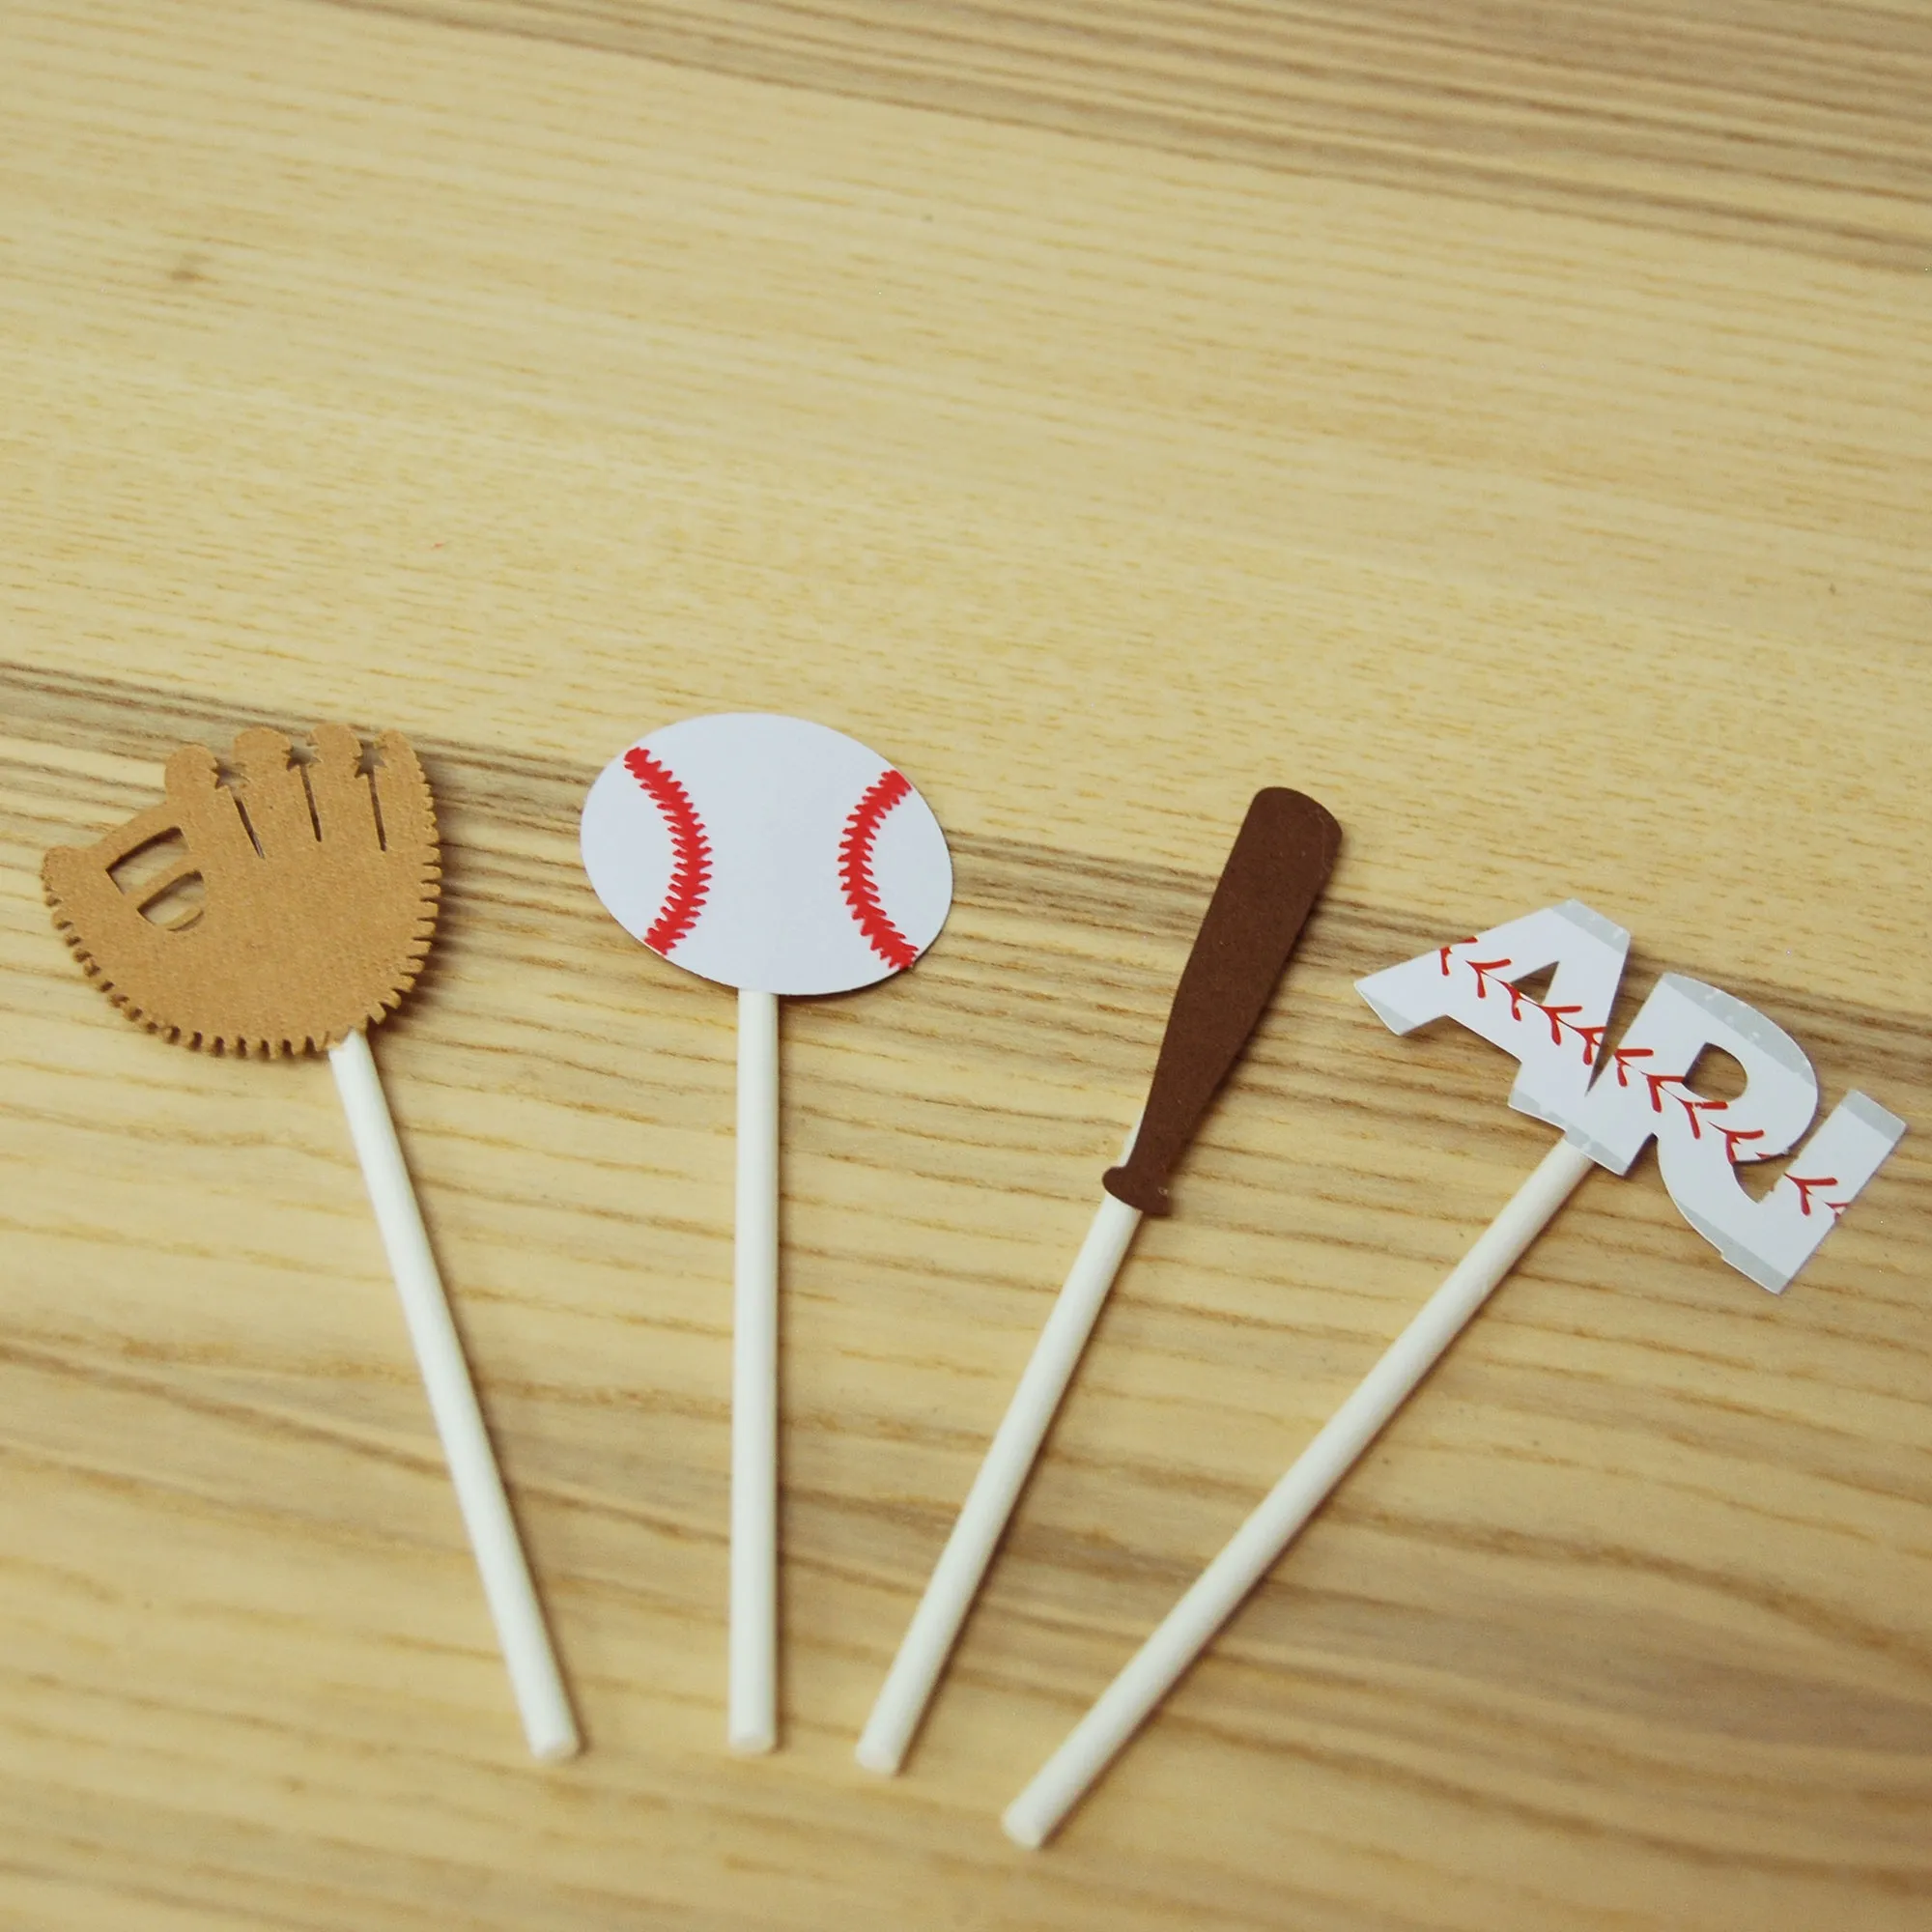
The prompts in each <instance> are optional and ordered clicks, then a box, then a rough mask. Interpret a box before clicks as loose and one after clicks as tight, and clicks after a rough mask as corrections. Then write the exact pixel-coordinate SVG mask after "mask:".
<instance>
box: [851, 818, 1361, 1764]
mask: <svg viewBox="0 0 1932 1932" xmlns="http://www.w3.org/2000/svg"><path fill="white" fill-rule="evenodd" d="M1341 838H1342V835H1341V829H1340V827H1338V826H1337V825H1336V823H1335V821H1334V819H1333V818H1332V817H1330V816H1329V814H1328V813H1327V812H1326V811H1325V810H1322V808H1321V806H1319V805H1318V804H1316V802H1315V801H1314V800H1313V799H1312V798H1307V797H1304V796H1303V795H1302V794H1301V793H1300V792H1297V791H1287V790H1283V789H1281V788H1279V787H1271V788H1269V789H1267V790H1265V791H1260V792H1257V793H1256V794H1255V797H1254V801H1253V803H1252V804H1251V805H1250V806H1249V807H1248V813H1247V817H1246V818H1245V819H1244V820H1243V822H1242V825H1241V829H1240V832H1239V833H1238V834H1237V836H1236V839H1235V845H1234V849H1233V850H1232V851H1231V852H1230V853H1229V854H1228V862H1227V864H1226V866H1225V867H1223V868H1222V871H1221V879H1220V883H1219V884H1218V885H1217V886H1216V887H1215V888H1214V895H1213V898H1212V899H1211V900H1210V901H1209V902H1208V912H1207V916H1206V917H1205V918H1204V919H1203V920H1202V922H1201V930H1200V932H1199V934H1198V935H1197V936H1196V938H1195V941H1194V950H1193V952H1191V953H1190V954H1189V955H1188V960H1187V965H1186V967H1185V969H1184V970H1183V971H1182V973H1181V976H1180V984H1179V988H1178V989H1177V990H1176V993H1175V996H1174V1006H1173V1009H1172V1010H1171V1012H1170V1013H1169V1015H1168V1022H1167V1034H1166V1037H1165V1038H1164V1039H1163V1040H1162V1041H1161V1048H1160V1058H1159V1061H1158V1062H1157V1064H1156V1065H1155V1067H1154V1075H1153V1086H1152V1088H1151V1091H1150V1093H1149V1094H1148V1103H1147V1107H1146V1109H1145V1111H1144V1112H1143V1114H1142V1116H1141V1122H1140V1126H1139V1128H1138V1130H1137V1131H1136V1133H1135V1135H1134V1138H1133V1141H1132V1143H1131V1146H1130V1151H1128V1153H1127V1154H1126V1156H1125V1159H1124V1162H1123V1164H1122V1166H1120V1167H1115V1168H1110V1169H1109V1170H1108V1171H1107V1173H1106V1175H1105V1176H1104V1177H1103V1178H1102V1180H1101V1185H1102V1186H1103V1187H1104V1188H1105V1190H1106V1193H1105V1198H1104V1199H1103V1200H1102V1201H1101V1204H1100V1208H1099V1211H1098V1212H1097V1213H1096V1214H1095V1215H1094V1225H1093V1227H1092V1228H1091V1229H1089V1231H1088V1235H1087V1238H1086V1240H1085V1241H1084V1242H1083V1243H1082V1244H1081V1248H1080V1252H1079V1254H1078V1255H1077V1256H1075V1258H1074V1262H1073V1266H1072V1269H1071V1271H1070V1272H1069V1273H1068V1275H1067V1277H1066V1281H1065V1285H1064V1286H1063V1287H1062V1289H1061V1291H1060V1293H1059V1295H1058V1296H1057V1297H1056V1299H1055V1301H1054V1304H1053V1308H1052V1311H1051V1313H1050V1314H1049V1315H1048V1317H1047V1321H1046V1325H1045V1327H1044V1328H1042V1329H1041V1330H1040V1336H1039V1340H1038V1341H1037V1343H1036V1344H1035V1345H1034V1351H1033V1356H1032V1359H1031V1360H1030V1361H1029V1362H1028V1363H1027V1365H1026V1370H1025V1373H1024V1374H1023V1375H1022V1376H1021V1377H1020V1382H1019V1387H1018V1388H1017V1389H1016V1390H1015V1391H1014V1392H1013V1399H1012V1402H1011V1404H1010V1405H1009V1407H1008V1409H1007V1413H1006V1415H1005V1417H1004V1418H1003V1419H1002V1421H1001V1423H1000V1426H999V1429H998V1431H997V1432H996V1433H995V1435H994V1436H993V1441H992V1446H991V1447H990V1448H989V1449H988V1450H987V1451H986V1458H985V1461H984V1462H983V1463H981V1464H980V1473H979V1475H978V1476H976V1477H975V1478H974V1481H973V1487H972V1489H971V1491H970V1492H968V1494H967V1497H966V1502H965V1506H964V1507H963V1508H962V1509H961V1510H960V1512H959V1517H958V1520H957V1521H956V1522H955V1523H954V1524H953V1526H952V1535H951V1536H950V1537H949V1538H948V1539H947V1543H946V1548H945V1549H944V1550H942V1551H941V1553H940V1558H939V1563H938V1565H937V1567H936V1568H935V1569H934V1571H933V1573H932V1578H931V1580H930V1581H929V1582H928V1583H927V1584H926V1586H925V1594H924V1596H923V1597H922V1598H921V1600H920V1605H919V1608H918V1609H917V1610H916V1611H915V1612H914V1615H913V1620H912V1623H911V1625H910V1626H909V1628H908V1629H907V1631H906V1634H905V1636H904V1638H903V1640H902V1641H901V1642H900V1644H899V1651H898V1655H897V1657H896V1658H895V1659H894V1661H893V1667H892V1670H891V1672H890V1673H889V1675H888V1676H887V1678H886V1681H885V1684H884V1686H883V1688H882V1689H881V1690H880V1691H879V1695H878V1699H877V1701H876V1702H875V1703H874V1704H873V1706H872V1715H871V1717H870V1718H869V1719H867V1724H866V1729H865V1732H864V1734H863V1736H862V1737H861V1738H860V1740H859V1746H858V1752H857V1755H858V1759H859V1762H860V1763H861V1764H862V1765H864V1766H865V1767H866V1768H867V1770H868V1771H876V1772H880V1773H883V1774H885V1775H888V1776H890V1775H891V1774H892V1773H894V1772H895V1771H897V1770H898V1768H899V1766H900V1764H901V1763H902V1762H903V1761H904V1758H905V1754H906V1749H907V1747H908V1746H909V1745H910V1744H911V1742H912V1736H913V1733H914V1732H915V1731H916V1730H917V1729H918V1727H919V1721H920V1719H921V1717H922V1715H923V1713H924V1710H925V1707H926V1704H927V1703H928V1702H929V1701H930V1699H931V1696H932V1692H933V1689H934V1687H935V1685H937V1683H938V1681H939V1676H940V1673H941V1671H943V1670H944V1669H945V1667H946V1660H947V1658H948V1656H949V1655H950V1654H951V1652H952V1645H953V1642H954V1640H955V1639H956V1638H957V1636H958V1634H959V1627H960V1625H961V1624H962V1623H963V1622H964V1621H965V1618H966V1612H967V1610H968V1609H969V1608H971V1606H972V1603H973V1599H974V1596H975V1594H976V1593H977V1592H978V1590H979V1587H980V1579H981V1578H982V1577H984V1576H985V1574H986V1566H987V1564H988V1563H989V1562H990V1561H991V1560H992V1555H993V1549H994V1546H995V1545H996V1544H997V1543H998V1542H999V1540H1000V1536H1001V1533H1002V1531H1003V1530H1004V1529H1005V1528H1006V1525H1007V1520H1008V1518H1009V1516H1010V1515H1011V1514H1012V1509H1013V1504H1014V1502H1015V1501H1016V1500H1017V1498H1018V1496H1019V1492H1020V1490H1021V1488H1022V1486H1023V1485H1024V1484H1025V1482H1026V1479H1027V1473H1028V1471H1029V1470H1031V1468H1032V1467H1033V1464H1034V1460H1035V1458H1036V1457H1037V1455H1038V1454H1039V1445H1040V1442H1041V1440H1042V1439H1043V1438H1044V1436H1045V1435H1046V1431H1047V1427H1048V1425H1049V1424H1050V1423H1051V1422H1052V1420H1053V1416H1054V1412H1055V1410H1056V1409H1058V1407H1059V1406H1060V1401H1061V1398H1062V1396H1064V1395H1065V1392H1066V1385H1067V1383H1068V1382H1069V1381H1070V1380H1071V1379H1072V1376H1073V1370H1074V1367H1075V1365H1076V1364H1077V1363H1078V1361H1079V1359H1080V1354H1081V1350H1083V1349H1084V1348H1085V1347H1086V1346H1087V1338H1088V1336H1089V1335H1090V1334H1091V1333H1092V1332H1093V1328H1094V1321H1095V1320H1096V1319H1097V1318H1098V1316H1099V1313H1100V1304H1101V1303H1102V1302H1103V1301H1104V1300H1105V1299H1106V1296H1107V1291H1108V1290H1109V1289H1110V1288H1111V1287H1112V1286H1113V1282H1114V1276H1115V1274H1116V1273H1117V1272H1118V1270H1119V1268H1120V1265H1121V1262H1122V1258H1123V1257H1124V1256H1125V1254H1126V1251H1127V1245H1128V1243H1129V1242H1130V1241H1131V1240H1132V1239H1133V1236H1134V1230H1135V1229H1136V1228H1137V1227H1139V1225H1140V1220H1141V1216H1142V1215H1143V1214H1165V1213H1167V1212H1168V1209H1169V1202H1168V1193H1167V1186H1168V1179H1169V1178H1170V1176H1171V1175H1172V1174H1173V1172H1174V1169H1175V1167H1176V1166H1177V1164H1178V1163H1179V1159H1180V1157H1181V1155H1182V1154H1183V1153H1184V1152H1186V1151H1187V1147H1188V1143H1189V1142H1190V1141H1192V1139H1193V1138H1194V1133H1195V1129H1196V1128H1197V1127H1198V1126H1199V1125H1200V1123H1201V1118H1202V1116H1203V1115H1204V1114H1205V1113H1206V1112H1207V1111H1208V1101H1209V1100H1211V1099H1212V1098H1213V1096H1214V1092H1215V1090H1216V1089H1217V1088H1218V1087H1219V1086H1220V1084H1221V1082H1222V1081H1223V1080H1224V1079H1225V1078H1226V1077H1227V1073H1228V1070H1229V1068H1230V1067H1232V1066H1233V1065H1234V1064H1235V1061H1236V1058H1237V1057H1238V1055H1239V1054H1240V1051H1241V1048H1242V1047H1243V1046H1244V1045H1245V1044H1246V1043H1247V1040H1248V1037H1249V1036H1250V1035H1251V1034H1252V1033H1253V1032H1254V1030H1255V1027H1256V1025H1257V1024H1258V1023H1259V1021H1260V1019H1261V1016H1262V1012H1263V1009H1264V1008H1265V1007H1266V1005H1267V1002H1268V997H1269V995H1270V994H1271V993H1272V992H1273V991H1274V988H1275V982H1276V981H1277V980H1279V979H1280V978H1281V975H1282V972H1283V969H1284V968H1285V967H1286V966H1287V964H1288V955H1289V953H1290V952H1292V951H1293V947H1294V942H1295V940H1296V938H1297V937H1299V935H1300V932H1301V928H1302V926H1303V924H1304V923H1306V922H1307V919H1308V915H1309V912H1310V911H1311V910H1312V909H1313V907H1314V904H1315V901H1316V898H1317V896H1318V895H1320V893H1321V888H1322V887H1323V885H1325V884H1326V883H1327V879H1328V874H1329V872H1330V871H1331V870H1332V869H1333V868H1334V864H1335V855H1336V852H1337V851H1338V849H1339V848H1340V845H1341Z"/></svg>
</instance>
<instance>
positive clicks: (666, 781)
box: [582, 712, 952, 994]
mask: <svg viewBox="0 0 1932 1932" xmlns="http://www.w3.org/2000/svg"><path fill="white" fill-rule="evenodd" d="M582 843H583V866H584V869H585V870H586V871H587V872H588V873H589V874H590V883H591V884H592V886H594V887H595V888H596V891H597V896H598V897H599V898H600V899H602V900H603V901H604V904H605V906H606V907H607V908H608V909H609V911H610V913H611V917H612V918H613V919H615V920H616V922H617V923H618V924H619V925H621V926H622V927H623V928H624V930H625V931H626V932H628V933H630V934H631V935H632V937H633V938H636V939H640V940H642V941H643V943H644V944H645V945H646V946H648V947H649V948H650V949H651V950H652V951H653V952H658V953H661V954H662V955H663V956H664V957H665V958H667V959H668V960H670V961H672V963H673V964H675V965H679V966H683V967H686V968H688V969H689V970H690V971H691V972H693V973H696V974H698V975H700V976H701V977H702V978H704V979H706V980H718V981H720V982H722V983H723V984H725V985H726V986H736V987H737V988H739V989H740V990H741V991H750V992H761V993H783V994H812V993H844V992H850V991H851V990H852V989H853V988H855V987H858V986H869V985H871V984H872V983H873V982H874V981H876V980H883V979H886V978H887V977H889V976H890V975H891V974H894V973H896V972H899V971H901V970H902V969H903V968H904V967H907V966H910V965H911V964H912V962H913V961H914V960H915V959H917V958H918V957H919V955H920V954H921V953H922V952H924V951H925V950H926V948H927V947H929V946H930V945H931V944H932V942H933V941H934V940H935V939H936V938H938V936H939V930H940V928H941V926H943V925H944V924H945V923H946V916H947V914H948V912H949V911H950V910H951V909H952V858H951V856H950V855H949V853H948V852H947V849H946V836H945V834H944V833H942V832H941V831H940V829H939V821H938V820H937V819H936V818H934V817H933V815H932V810H931V808H930V807H929V806H927V804H926V802H925V801H924V799H923V798H921V797H920V795H919V793H918V792H917V791H915V790H914V789H913V787H912V786H911V784H910V783H908V782H907V781H906V780H905V779H904V778H902V777H901V776H900V775H899V773H898V772H896V771H895V769H894V768H893V767H892V766H891V765H889V764H888V763H887V762H886V760H885V759H883V758H882V757H880V756H879V755H878V754H877V753H875V752H870V751H867V748H866V747H865V746H864V745H862V744H860V743H859V741H858V740H857V739H856V738H848V737H847V736H846V735H845V734H844V733H843V732H842V731H835V730H833V729H832V728H831V727H830V726H829V725H814V724H811V723H810V722H809V721H807V720H806V719H803V718H784V717H779V716H775V715H773V714H771V713H766V712H723V713H719V714H716V715H714V716H712V717H708V718H688V719H685V720H684V721H683V722H682V723H680V724H676V725H666V726H665V728H664V729H663V730H661V731H654V732H652V733H651V735H650V736H649V737H647V738H640V739H639V741H638V742H637V743H636V744H635V745H632V746H631V747H630V748H629V749H628V750H626V751H624V752H622V753H619V754H618V755H617V756H616V757H615V758H613V759H611V763H610V764H609V765H608V766H606V767H605V770H604V772H603V774H602V776H601V777H599V779H598V780H597V782H596V783H595V784H594V785H592V786H591V788H590V795H589V797H588V798H587V799H586V800H585V801H584V805H583V827H582Z"/></svg>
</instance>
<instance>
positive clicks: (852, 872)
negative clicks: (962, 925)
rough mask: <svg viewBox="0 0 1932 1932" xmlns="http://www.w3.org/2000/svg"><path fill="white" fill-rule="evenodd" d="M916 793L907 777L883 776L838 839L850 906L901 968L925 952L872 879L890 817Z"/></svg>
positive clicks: (869, 936) (874, 942)
mask: <svg viewBox="0 0 1932 1932" xmlns="http://www.w3.org/2000/svg"><path fill="white" fill-rule="evenodd" d="M911 793H912V786H911V784H910V783H908V782H907V781H906V779H905V777H904V776H903V775H902V774H901V773H899V772H895V771H883V772H881V773H880V774H879V776H878V777H877V778H876V779H874V780H873V781H872V782H871V785H870V786H869V787H868V788H867V792H866V795H865V797H864V798H862V799H861V800H860V801H859V803H858V804H857V805H856V806H854V807H853V808H852V815H851V817H850V818H848V819H847V820H846V821H845V830H844V833H843V834H842V836H841V837H840V838H839V840H838V883H839V884H840V885H841V886H842V887H843V888H844V890H845V903H846V904H847V905H848V906H850V907H851V908H852V917H853V918H854V919H855V920H857V921H858V922H859V930H860V931H861V932H863V933H864V934H865V935H866V942H867V945H868V946H870V947H871V949H872V951H873V952H876V953H877V954H878V955H879V957H880V958H881V959H883V960H884V961H885V962H886V964H887V965H888V966H891V967H893V968H895V969H898V968H902V967H906V966H910V965H911V964H912V962H913V961H914V960H915V959H917V958H918V957H919V948H918V947H917V946H915V945H914V944H913V943H912V941H911V940H909V939H908V938H907V937H906V936H905V934H904V933H902V932H901V931H900V930H899V929H898V927H897V926H895V924H894V923H893V922H892V920H891V919H890V918H889V917H888V915H887V912H886V909H885V907H884V906H883V905H881V904H880V903H879V886H878V881H877V880H876V879H874V878H873V877H872V847H873V846H874V845H875V844H876V843H877V842H878V837H879V827H880V826H881V825H883V824H884V823H885V820H886V814H887V813H888V812H889V811H891V810H892V809H893V807H894V806H895V805H897V804H898V802H899V801H900V800H901V799H902V798H907V797H909V796H910V795H911Z"/></svg>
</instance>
